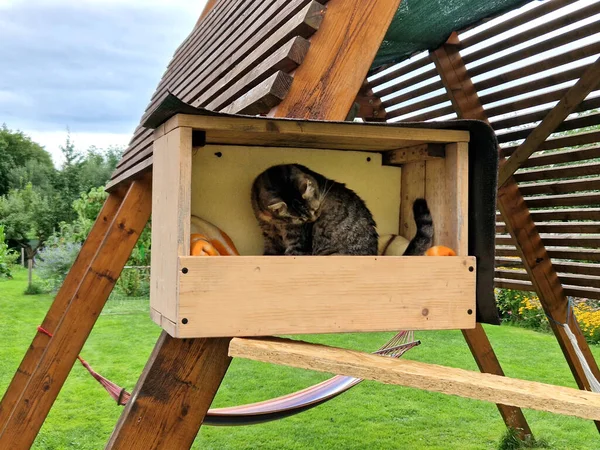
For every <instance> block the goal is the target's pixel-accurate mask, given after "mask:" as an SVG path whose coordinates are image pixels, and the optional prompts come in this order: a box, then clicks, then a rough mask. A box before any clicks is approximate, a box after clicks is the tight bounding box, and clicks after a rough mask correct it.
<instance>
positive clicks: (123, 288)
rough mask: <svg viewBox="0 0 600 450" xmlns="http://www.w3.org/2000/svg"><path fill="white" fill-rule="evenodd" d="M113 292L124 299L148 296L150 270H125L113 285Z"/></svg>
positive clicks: (135, 268)
mask: <svg viewBox="0 0 600 450" xmlns="http://www.w3.org/2000/svg"><path fill="white" fill-rule="evenodd" d="M115 292H116V293H117V294H120V295H122V296H125V297H147V296H148V295H149V294H150V270H149V269H141V268H137V267H132V268H126V269H124V270H123V272H121V276H120V277H119V280H118V281H117V284H116V285H115Z"/></svg>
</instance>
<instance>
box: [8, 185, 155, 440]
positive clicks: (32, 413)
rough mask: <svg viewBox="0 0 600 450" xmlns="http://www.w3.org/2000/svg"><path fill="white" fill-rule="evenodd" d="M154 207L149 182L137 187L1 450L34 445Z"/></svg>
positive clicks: (35, 376) (89, 270) (11, 421)
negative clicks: (152, 206)
mask: <svg viewBox="0 0 600 450" xmlns="http://www.w3.org/2000/svg"><path fill="white" fill-rule="evenodd" d="M150 209H151V187H150V183H149V182H148V180H140V181H134V182H133V183H132V184H131V187H130V188H129V190H128V192H127V194H126V195H125V198H124V199H123V202H122V203H121V206H120V207H119V210H118V212H117V213H116V215H115V217H114V219H113V220H112V222H111V224H110V226H109V227H108V229H107V232H106V235H105V237H104V239H103V241H102V243H101V244H100V245H99V246H97V252H96V253H95V255H94V257H93V259H92V261H91V262H90V264H89V265H88V266H87V267H86V269H85V273H84V274H83V275H82V277H81V282H80V283H79V284H78V286H77V288H76V289H74V290H73V291H72V292H73V295H72V298H73V300H72V301H71V302H70V305H69V307H68V308H67V310H66V311H65V313H64V314H63V316H62V319H61V320H60V322H59V323H58V325H57V327H56V329H55V330H54V336H53V337H52V339H51V340H50V341H49V342H48V344H47V346H46V349H45V351H44V353H43V355H42V357H41V358H40V359H39V363H38V365H37V367H36V369H35V371H34V372H33V373H32V374H31V376H30V378H29V382H28V383H27V385H26V387H25V389H24V390H23V392H22V395H21V397H20V398H19V400H18V401H17V402H16V404H15V407H14V410H13V412H12V414H11V416H10V418H9V419H8V421H7V422H6V425H5V427H4V429H3V430H0V448H11V449H25V448H29V447H31V445H32V444H33V441H34V439H35V437H36V435H37V433H38V432H39V429H40V428H41V426H42V423H43V422H44V419H45V418H46V416H47V414H48V411H49V410H50V408H51V406H52V404H53V403H54V400H55V399H56V396H57V395H58V393H59V391H60V389H61V387H62V385H63V383H64V382H65V380H66V378H67V375H68V374H69V372H70V370H71V367H72V366H73V364H74V363H75V360H76V358H77V355H78V354H79V352H80V351H81V348H82V347H83V344H84V343H85V341H86V339H87V337H88V335H89V333H90V332H91V330H92V327H93V326H94V323H95V322H96V319H97V318H98V316H99V315H100V312H101V311H102V307H103V306H104V303H105V302H106V300H107V299H108V296H109V295H110V292H111V291H112V288H113V286H114V284H115V283H116V281H117V278H118V277H119V274H120V273H121V270H122V268H123V266H124V265H125V262H126V261H127V258H129V255H130V253H131V250H132V249H133V246H134V245H135V243H136V241H137V240H138V237H139V235H140V233H141V232H142V230H143V228H144V226H145V225H146V222H147V221H148V218H149V217H150Z"/></svg>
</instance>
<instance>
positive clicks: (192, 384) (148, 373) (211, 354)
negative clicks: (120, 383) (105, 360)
mask: <svg viewBox="0 0 600 450" xmlns="http://www.w3.org/2000/svg"><path fill="white" fill-rule="evenodd" d="M228 346H229V339H228V338H221V339H174V338H172V337H170V336H169V335H168V334H167V333H166V332H164V331H163V332H162V334H161V336H160V338H159V339H158V342H157V343H156V346H155V348H154V351H153V352H152V355H151V356H150V359H149V361H148V363H147V364H146V367H145V368H144V371H143V372H142V375H141V376H140V379H139V381H138V383H137V385H136V387H135V389H134V390H133V394H132V396H131V400H130V401H129V402H128V403H127V406H126V407H125V409H124V411H123V413H122V414H121V418H120V419H119V422H118V423H117V426H116V427H115V429H114V431H113V433H112V435H111V437H110V439H109V441H108V444H107V446H106V449H109V450H116V449H123V450H147V449H157V448H173V449H187V448H190V447H191V446H192V443H193V441H194V438H195V437H196V435H197V434H198V430H199V429H200V426H201V425H202V421H203V420H204V416H205V415H206V412H207V411H208V408H209V407H210V404H211V403H212V401H213V398H214V396H215V394H216V393H217V389H218V388H219V385H220V384H221V380H222V379H223V377H224V376H225V373H226V372H227V368H228V367H229V363H230V361H231V358H230V357H229V356H228V355H227V349H228Z"/></svg>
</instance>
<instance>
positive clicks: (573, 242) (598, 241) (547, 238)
mask: <svg viewBox="0 0 600 450" xmlns="http://www.w3.org/2000/svg"><path fill="white" fill-rule="evenodd" d="M540 237H541V238H542V240H543V241H544V244H545V245H547V246H548V245H550V246H559V247H560V246H563V247H592V248H593V247H600V236H590V235H585V234H540ZM512 244H513V241H512V238H511V237H510V235H496V245H512Z"/></svg>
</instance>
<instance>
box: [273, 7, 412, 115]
mask: <svg viewBox="0 0 600 450" xmlns="http://www.w3.org/2000/svg"><path fill="white" fill-rule="evenodd" d="M399 5H400V0H330V1H329V3H328V4H327V12H326V15H325V20H324V21H323V23H322V24H321V27H320V28H319V31H318V32H317V33H316V34H315V36H314V37H313V39H312V40H311V47H310V50H309V51H308V54H307V55H306V59H305V61H304V63H303V64H302V65H301V66H300V67H299V68H298V70H296V73H295V74H294V83H292V87H291V89H290V92H289V94H288V95H287V97H286V98H285V100H284V101H283V102H282V103H281V104H279V105H278V107H277V108H276V110H275V111H273V112H272V113H273V115H274V116H276V117H297V118H312V119H326V120H344V119H345V118H346V115H347V114H348V112H349V111H350V107H351V106H352V102H353V101H354V99H355V98H356V95H357V94H358V92H359V90H360V88H361V86H362V84H363V81H364V79H365V78H366V76H367V72H368V71H369V68H370V67H371V63H372V62H373V59H374V58H375V55H376V53H377V50H378V49H379V46H380V45H381V42H382V41H383V37H384V35H385V33H386V31H387V29H388V27H389V25H390V23H391V22H392V18H393V17H394V13H395V12H396V10H397V9H398V6H399Z"/></svg>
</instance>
